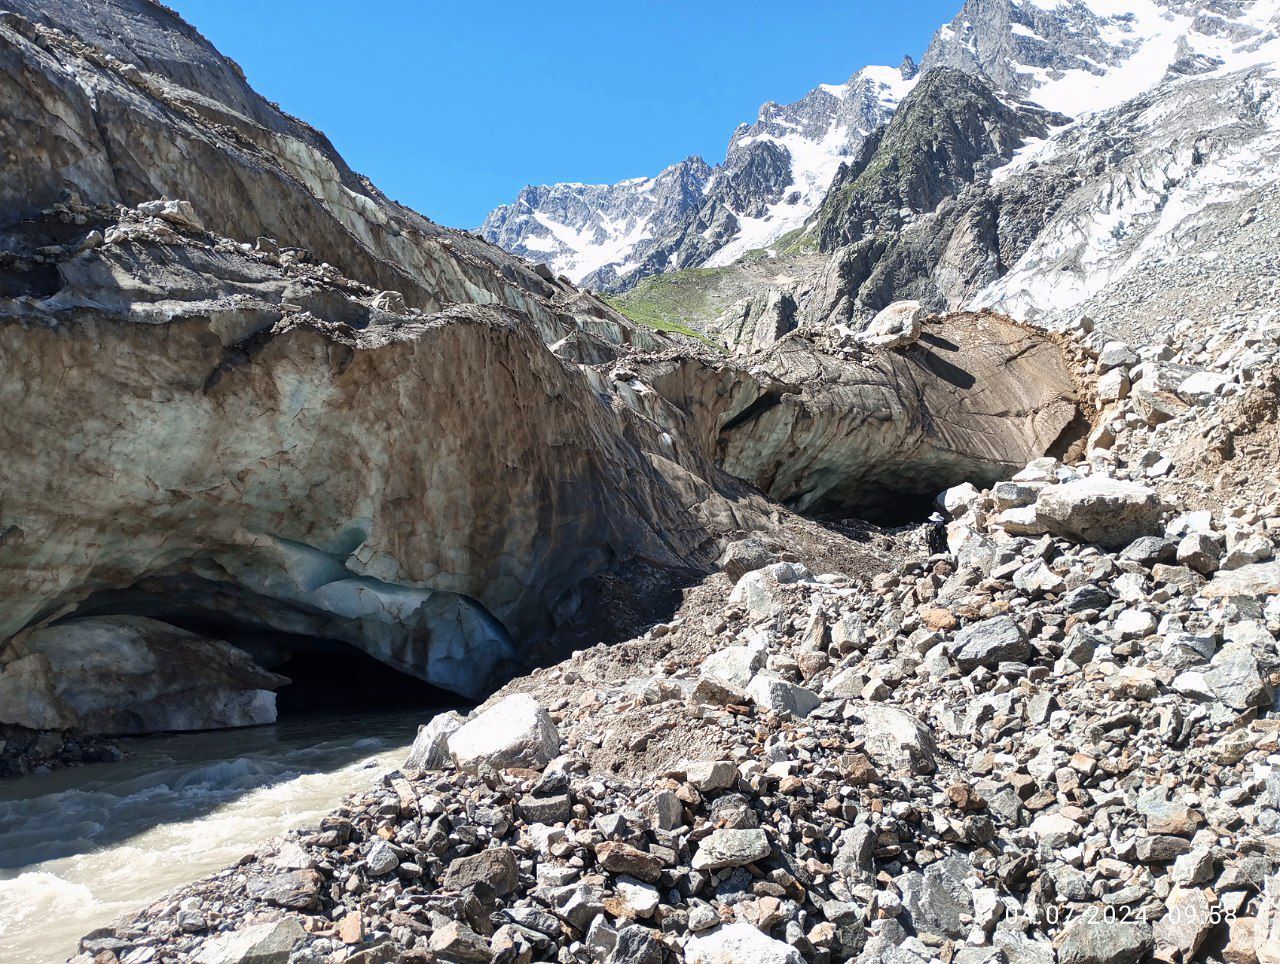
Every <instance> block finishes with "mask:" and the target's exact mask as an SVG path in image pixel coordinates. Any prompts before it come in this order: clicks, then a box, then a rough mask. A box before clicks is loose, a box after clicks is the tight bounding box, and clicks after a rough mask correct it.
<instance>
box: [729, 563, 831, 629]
mask: <svg viewBox="0 0 1280 964" xmlns="http://www.w3.org/2000/svg"><path fill="white" fill-rule="evenodd" d="M812 575H813V574H812V573H811V572H809V570H808V569H806V568H805V567H804V566H802V565H799V564H798V563H794V562H775V563H772V564H771V565H768V566H765V567H764V568H763V569H756V570H754V571H752V572H748V573H747V574H746V575H744V576H743V577H742V578H741V579H739V580H738V582H737V583H736V584H735V585H734V587H733V592H731V593H730V594H729V603H730V605H741V606H745V607H746V608H747V611H748V612H749V613H751V615H752V616H767V615H769V613H771V612H772V611H773V610H774V609H775V608H777V607H778V606H780V605H781V604H782V598H783V597H782V593H781V590H780V587H781V586H786V585H789V584H791V583H793V582H799V581H800V580H802V579H808V578H810V577H811V576H812Z"/></svg>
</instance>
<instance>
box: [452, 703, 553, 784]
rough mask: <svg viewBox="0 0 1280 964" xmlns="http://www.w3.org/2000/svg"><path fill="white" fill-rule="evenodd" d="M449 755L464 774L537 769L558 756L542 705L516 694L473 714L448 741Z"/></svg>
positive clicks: (548, 717) (547, 716) (549, 718)
mask: <svg viewBox="0 0 1280 964" xmlns="http://www.w3.org/2000/svg"><path fill="white" fill-rule="evenodd" d="M448 747H449V753H450V754H451V755H452V756H453V761H454V763H455V764H457V765H458V766H459V767H460V768H462V769H464V770H474V769H477V768H478V767H480V766H490V767H493V768H495V769H503V768H504V767H531V768H536V769H541V768H542V767H544V766H546V765H547V764H548V763H550V762H551V761H552V759H554V758H555V756H556V754H558V753H559V752H560V733H559V731H558V730H557V729H556V725H555V724H554V723H552V722H551V717H550V716H549V715H548V714H547V711H546V710H545V709H543V707H542V705H541V704H540V703H539V702H538V701H537V700H535V699H534V698H533V697H532V696H529V695H528V694H527V693H516V694H515V695H513V696H508V697H506V698H505V699H503V700H500V701H499V702H497V703H495V704H494V705H493V706H491V707H489V709H487V710H483V711H482V712H480V713H477V714H476V715H475V716H473V717H472V718H471V719H469V720H467V722H465V723H463V724H462V726H460V727H458V729H456V730H455V731H454V732H453V733H451V734H449V737H448Z"/></svg>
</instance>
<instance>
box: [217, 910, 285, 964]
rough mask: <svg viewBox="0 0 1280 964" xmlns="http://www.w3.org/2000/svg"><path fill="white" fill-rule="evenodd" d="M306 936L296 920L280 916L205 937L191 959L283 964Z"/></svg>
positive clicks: (230, 963)
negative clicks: (266, 921) (269, 920)
mask: <svg viewBox="0 0 1280 964" xmlns="http://www.w3.org/2000/svg"><path fill="white" fill-rule="evenodd" d="M307 936H308V935H307V932H306V930H304V929H303V927H302V924H301V923H300V922H299V921H298V919H297V918H295V917H284V918H281V919H280V920H278V921H272V922H271V923H269V924H255V925H253V926H251V927H244V928H241V929H239V930H234V931H229V932H227V933H225V934H218V935H216V936H214V937H210V938H207V939H206V940H205V941H204V943H203V944H201V945H200V949H199V951H198V952H197V953H196V956H195V959H196V961H197V964H287V962H288V960H289V955H290V954H291V953H292V952H293V949H294V948H295V947H297V946H298V945H299V944H301V943H302V942H303V941H304V940H306V939H307Z"/></svg>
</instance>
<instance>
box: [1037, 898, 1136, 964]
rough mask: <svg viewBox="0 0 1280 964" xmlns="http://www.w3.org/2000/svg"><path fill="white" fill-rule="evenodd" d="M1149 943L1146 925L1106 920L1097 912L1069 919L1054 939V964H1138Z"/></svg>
mask: <svg viewBox="0 0 1280 964" xmlns="http://www.w3.org/2000/svg"><path fill="white" fill-rule="evenodd" d="M1153 944H1154V940H1153V937H1152V934H1151V925H1150V924H1148V923H1146V922H1145V921H1132V922H1131V921H1121V920H1117V919H1114V918H1112V919H1109V918H1108V915H1106V914H1104V913H1102V912H1101V911H1098V910H1088V911H1085V912H1084V913H1083V914H1081V915H1080V916H1079V917H1075V918H1073V919H1072V920H1071V921H1070V922H1068V923H1067V925H1066V926H1065V927H1064V928H1063V929H1062V930H1061V931H1059V932H1058V936H1057V937H1056V938H1055V939H1054V945H1055V946H1056V947H1057V949H1058V964H1138V962H1139V961H1145V960H1147V955H1148V954H1150V953H1151V950H1152V947H1153Z"/></svg>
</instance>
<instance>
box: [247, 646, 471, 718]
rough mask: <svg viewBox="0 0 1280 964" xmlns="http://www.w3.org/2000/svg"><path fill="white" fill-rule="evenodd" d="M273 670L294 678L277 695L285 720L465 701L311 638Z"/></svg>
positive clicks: (350, 648)
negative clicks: (314, 714)
mask: <svg viewBox="0 0 1280 964" xmlns="http://www.w3.org/2000/svg"><path fill="white" fill-rule="evenodd" d="M228 642H231V643H233V644H234V643H237V642H238V641H237V640H235V639H231V640H228ZM270 669H271V671H272V672H274V673H279V674H280V675H281V676H285V677H287V678H288V679H289V682H288V683H287V684H285V685H284V686H282V687H280V689H278V690H277V691H276V712H277V713H278V715H279V717H280V718H281V719H284V718H285V717H287V716H290V715H292V714H296V713H302V712H314V711H316V710H344V711H348V712H351V711H363V710H369V711H375V710H376V711H382V710H409V709H430V710H438V709H442V708H447V707H451V706H459V705H461V704H462V702H463V700H462V698H461V697H460V696H458V695H457V694H455V693H450V692H447V691H446V690H442V689H440V688H439V687H436V686H432V685H431V684H430V683H427V682H424V681H423V680H420V679H418V678H417V677H416V676H410V675H409V674H408V673H403V672H401V671H400V670H398V669H396V668H395V667H393V666H388V665H387V664H386V663H383V662H380V661H379V660H376V659H374V658H373V657H372V656H370V655H368V654H367V653H364V652H362V651H360V650H358V649H356V648H355V647H354V646H348V645H347V644H346V643H341V642H336V641H334V640H326V639H312V640H307V641H306V643H305V644H304V645H301V646H298V647H296V648H290V649H289V652H288V655H287V656H286V658H285V659H284V660H283V661H282V662H279V663H276V664H275V665H273V666H271V667H270Z"/></svg>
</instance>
